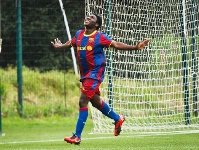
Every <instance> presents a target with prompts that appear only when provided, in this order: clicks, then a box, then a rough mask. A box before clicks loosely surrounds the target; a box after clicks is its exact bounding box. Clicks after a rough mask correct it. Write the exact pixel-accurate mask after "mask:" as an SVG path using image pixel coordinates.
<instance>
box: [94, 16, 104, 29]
mask: <svg viewBox="0 0 199 150" xmlns="http://www.w3.org/2000/svg"><path fill="white" fill-rule="evenodd" d="M93 15H95V16H96V17H97V23H98V25H99V26H98V27H97V28H96V29H97V30H98V29H99V28H101V26H102V17H100V16H98V15H97V14H93Z"/></svg>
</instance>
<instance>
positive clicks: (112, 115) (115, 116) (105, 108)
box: [98, 101, 120, 121]
mask: <svg viewBox="0 0 199 150" xmlns="http://www.w3.org/2000/svg"><path fill="white" fill-rule="evenodd" d="M98 110H99V111H101V112H102V114H104V115H105V116H107V117H109V118H111V119H113V120H115V121H118V120H119V119H120V117H119V115H118V114H116V113H115V112H114V111H113V110H112V109H111V108H110V107H109V106H108V105H107V104H106V102H104V101H102V106H101V107H100V108H99V109H98Z"/></svg>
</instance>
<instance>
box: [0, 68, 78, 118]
mask: <svg viewBox="0 0 199 150" xmlns="http://www.w3.org/2000/svg"><path fill="white" fill-rule="evenodd" d="M0 73H1V75H3V76H1V79H2V85H6V86H1V89H3V94H2V99H3V106H2V112H3V116H5V117H9V116H17V115H18V114H19V112H20V111H19V110H20V107H19V103H18V98H17V97H18V93H17V81H16V68H11V67H9V68H7V69H6V70H5V69H0ZM79 86H80V84H79V77H77V76H75V75H74V74H73V73H72V72H67V73H65V72H61V71H48V72H43V73H40V72H39V71H38V70H30V69H29V68H27V67H23V112H24V117H25V118H34V117H44V116H45V117H47V116H54V115H59V116H76V115H77V112H78V111H77V110H78V100H79V94H80V93H79ZM5 93H7V94H5Z"/></svg>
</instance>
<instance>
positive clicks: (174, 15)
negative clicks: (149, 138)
mask: <svg viewBox="0 0 199 150" xmlns="http://www.w3.org/2000/svg"><path fill="white" fill-rule="evenodd" d="M91 13H96V14H98V15H101V16H102V19H103V25H102V28H101V30H102V31H103V32H105V33H106V34H108V35H109V36H110V37H111V38H112V39H113V40H115V41H120V42H124V43H127V44H131V45H136V44H137V42H138V41H139V40H141V41H142V40H144V39H145V38H150V39H151V41H150V43H149V44H148V46H147V47H145V48H144V49H143V50H141V51H121V50H116V49H111V50H105V52H106V57H107V69H106V77H105V81H104V82H103V83H102V85H101V89H100V90H101V97H102V99H103V100H105V101H106V102H107V103H108V104H109V105H110V106H111V107H112V108H113V110H114V111H115V112H117V113H118V114H124V115H125V117H126V121H125V123H124V125H123V129H122V130H123V133H134V132H136V131H139V132H165V131H184V130H189V131H195V130H199V117H198V111H199V109H198V101H199V88H198V83H199V82H198V75H199V73H198V58H199V26H198V24H199V3H198V1H196V0H147V1H145V0H86V15H88V14H91ZM91 114H92V119H93V122H94V129H93V132H94V133H112V132H113V124H112V120H111V119H109V118H107V117H105V116H103V115H102V113H101V112H99V111H98V110H97V109H95V108H92V107H91Z"/></svg>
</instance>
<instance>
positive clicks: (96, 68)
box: [71, 30, 112, 82]
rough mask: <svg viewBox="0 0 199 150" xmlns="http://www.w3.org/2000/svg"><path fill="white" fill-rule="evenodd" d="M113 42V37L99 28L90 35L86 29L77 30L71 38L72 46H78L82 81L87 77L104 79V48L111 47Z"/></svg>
mask: <svg viewBox="0 0 199 150" xmlns="http://www.w3.org/2000/svg"><path fill="white" fill-rule="evenodd" d="M111 42H112V39H111V38H109V37H108V36H107V35H106V34H104V33H102V32H98V31H97V30H96V31H94V32H93V33H92V34H90V35H86V34H85V30H79V31H77V33H76V35H75V36H74V37H73V39H72V40H71V46H73V47H76V48H77V58H78V63H79V69H80V76H81V78H80V81H82V80H83V79H85V78H92V79H96V80H98V81H100V82H102V81H103V79H104V71H105V67H106V57H105V54H104V50H103V49H104V48H109V46H110V45H111Z"/></svg>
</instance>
